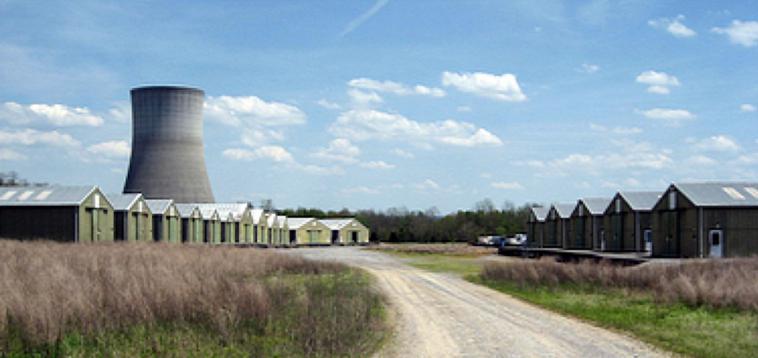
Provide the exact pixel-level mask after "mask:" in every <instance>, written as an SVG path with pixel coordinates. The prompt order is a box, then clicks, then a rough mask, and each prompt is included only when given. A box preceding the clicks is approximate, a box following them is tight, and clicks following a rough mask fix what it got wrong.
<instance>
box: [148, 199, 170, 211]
mask: <svg viewBox="0 0 758 358" xmlns="http://www.w3.org/2000/svg"><path fill="white" fill-rule="evenodd" d="M145 202H146V203H147V207H148V208H149V209H150V211H152V212H153V213H154V214H157V215H164V214H165V213H166V211H168V208H170V207H171V204H173V203H174V200H172V199H145Z"/></svg>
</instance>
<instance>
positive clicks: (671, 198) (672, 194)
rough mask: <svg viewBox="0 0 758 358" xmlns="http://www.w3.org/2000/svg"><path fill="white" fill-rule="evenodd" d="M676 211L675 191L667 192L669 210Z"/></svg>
mask: <svg viewBox="0 0 758 358" xmlns="http://www.w3.org/2000/svg"><path fill="white" fill-rule="evenodd" d="M674 209H676V191H674V190H672V191H670V192H669V210H674Z"/></svg>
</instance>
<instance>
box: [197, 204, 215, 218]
mask: <svg viewBox="0 0 758 358" xmlns="http://www.w3.org/2000/svg"><path fill="white" fill-rule="evenodd" d="M197 209H198V210H200V216H202V217H203V220H210V219H213V216H214V215H216V216H219V218H220V215H219V214H218V211H217V210H216V209H215V208H213V207H204V208H201V207H200V206H198V207H197Z"/></svg>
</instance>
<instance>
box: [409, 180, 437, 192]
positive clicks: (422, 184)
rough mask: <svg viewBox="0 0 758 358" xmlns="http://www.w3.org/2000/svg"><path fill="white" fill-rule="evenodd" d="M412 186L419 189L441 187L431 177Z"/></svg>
mask: <svg viewBox="0 0 758 358" xmlns="http://www.w3.org/2000/svg"><path fill="white" fill-rule="evenodd" d="M414 186H415V187H416V189H419V190H439V189H441V188H442V187H441V186H440V185H439V184H437V182H435V181H434V180H431V179H426V180H424V181H422V182H420V183H417V184H416V185H414Z"/></svg>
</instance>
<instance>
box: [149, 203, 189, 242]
mask: <svg viewBox="0 0 758 358" xmlns="http://www.w3.org/2000/svg"><path fill="white" fill-rule="evenodd" d="M145 202H146V203H147V207H148V208H149V209H150V211H151V212H152V213H153V241H163V242H171V243H178V242H181V241H182V233H181V230H182V218H181V216H180V215H179V210H177V209H176V205H175V204H174V201H173V200H171V199H153V200H151V199H147V200H145Z"/></svg>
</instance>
